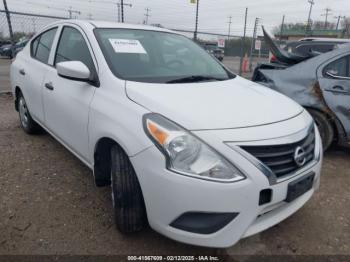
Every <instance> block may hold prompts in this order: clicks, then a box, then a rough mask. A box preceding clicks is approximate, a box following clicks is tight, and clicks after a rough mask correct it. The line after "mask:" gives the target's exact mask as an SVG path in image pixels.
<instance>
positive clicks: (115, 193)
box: [111, 146, 147, 234]
mask: <svg viewBox="0 0 350 262" xmlns="http://www.w3.org/2000/svg"><path fill="white" fill-rule="evenodd" d="M111 160H112V168H111V173H112V174H111V180H112V201H113V207H114V218H115V223H116V226H117V228H118V229H119V231H121V232H122V233H124V234H127V233H133V232H137V231H140V230H142V229H143V228H144V226H145V225H146V222H147V216H146V208H145V204H144V200H143V196H142V191H141V187H140V184H139V181H138V179H137V176H136V173H135V170H134V168H133V166H132V164H131V162H130V160H129V157H128V156H127V155H126V154H125V152H124V151H123V150H122V149H121V148H120V147H119V146H114V147H113V148H112V150H111Z"/></svg>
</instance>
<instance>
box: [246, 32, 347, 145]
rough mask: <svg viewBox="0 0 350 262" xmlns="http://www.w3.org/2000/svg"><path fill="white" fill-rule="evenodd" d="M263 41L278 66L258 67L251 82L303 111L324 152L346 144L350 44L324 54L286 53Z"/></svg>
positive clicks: (268, 40)
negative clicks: (310, 118)
mask: <svg viewBox="0 0 350 262" xmlns="http://www.w3.org/2000/svg"><path fill="white" fill-rule="evenodd" d="M263 31H264V34H265V40H266V42H267V43H268V44H269V46H270V50H271V52H272V53H273V54H274V55H275V57H276V58H277V60H278V63H262V64H259V65H258V66H257V67H256V68H255V71H254V74H253V79H252V80H253V81H255V82H258V83H260V84H263V85H265V86H268V87H269V88H271V89H273V90H276V91H278V92H280V93H282V94H284V95H286V96H288V97H290V98H292V99H293V100H295V101H296V102H298V103H299V104H301V105H302V106H303V107H304V108H306V109H307V110H308V111H309V113H310V114H311V115H312V116H313V118H314V120H315V122H316V124H317V125H318V127H319V130H320V134H321V137H322V141H323V147H324V150H326V149H328V148H329V147H330V146H331V145H332V143H333V142H335V141H336V142H338V143H339V144H340V145H343V146H344V145H345V146H349V145H350V44H344V45H340V46H339V48H337V49H335V50H333V51H331V52H328V53H324V54H320V53H317V52H314V51H312V50H310V52H309V53H308V54H304V55H301V54H295V53H290V52H287V51H285V50H283V49H282V48H280V47H279V46H278V45H276V44H275V43H274V42H273V40H272V39H271V37H270V36H269V35H268V34H267V33H266V31H265V30H264V29H263Z"/></svg>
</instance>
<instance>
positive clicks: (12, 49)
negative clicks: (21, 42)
mask: <svg viewBox="0 0 350 262" xmlns="http://www.w3.org/2000/svg"><path fill="white" fill-rule="evenodd" d="M3 3H4V9H5V12H6V18H7V24H8V26H9V33H10V40H11V53H12V57H13V56H14V44H15V41H14V38H13V31H12V24H11V16H10V12H9V10H8V8H7V2H6V0H3Z"/></svg>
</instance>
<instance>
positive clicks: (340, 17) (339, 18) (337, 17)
mask: <svg viewBox="0 0 350 262" xmlns="http://www.w3.org/2000/svg"><path fill="white" fill-rule="evenodd" d="M334 18H336V19H338V21H337V30H338V29H339V25H340V20H341V19H342V18H343V19H345V18H346V16H341V15H339V16H335V17H334Z"/></svg>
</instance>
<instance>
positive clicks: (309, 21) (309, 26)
mask: <svg viewBox="0 0 350 262" xmlns="http://www.w3.org/2000/svg"><path fill="white" fill-rule="evenodd" d="M308 2H309V4H310V10H309V17H308V19H307V26H306V30H305V31H306V32H305V34H306V35H310V32H311V12H312V6H313V5H314V4H315V2H314V0H308Z"/></svg>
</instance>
